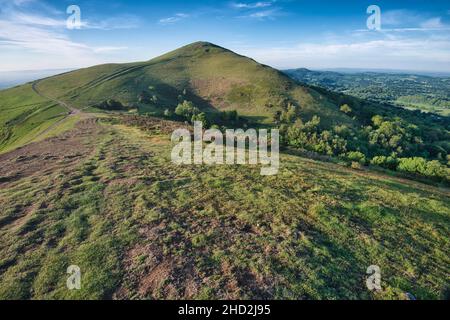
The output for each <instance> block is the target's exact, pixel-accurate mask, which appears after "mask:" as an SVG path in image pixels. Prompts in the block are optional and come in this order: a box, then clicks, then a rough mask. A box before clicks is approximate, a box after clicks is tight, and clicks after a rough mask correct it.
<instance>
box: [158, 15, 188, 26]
mask: <svg viewBox="0 0 450 320" xmlns="http://www.w3.org/2000/svg"><path fill="white" fill-rule="evenodd" d="M189 17H190V15H189V14H187V13H176V14H175V15H173V16H172V17H168V18H163V19H160V20H159V24H162V25H168V24H174V23H177V22H179V21H181V20H184V19H187V18H189Z"/></svg>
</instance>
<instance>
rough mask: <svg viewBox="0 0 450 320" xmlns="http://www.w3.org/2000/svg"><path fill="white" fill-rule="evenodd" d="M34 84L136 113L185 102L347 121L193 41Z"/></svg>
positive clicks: (81, 103)
mask: <svg viewBox="0 0 450 320" xmlns="http://www.w3.org/2000/svg"><path fill="white" fill-rule="evenodd" d="M39 88H41V89H42V91H44V92H48V93H50V94H52V95H53V97H57V98H58V99H61V100H62V101H64V102H66V103H69V104H73V105H74V106H76V107H80V108H82V107H86V106H96V105H99V104H101V103H102V102H104V101H107V100H110V99H113V100H116V101H120V102H121V103H122V104H124V105H128V106H131V107H137V108H139V110H140V111H141V112H142V113H145V112H153V113H158V112H159V113H162V112H163V111H164V110H165V109H167V108H168V109H174V108H175V107H176V106H177V104H178V103H179V102H180V101H184V100H188V101H192V102H193V103H194V104H195V105H196V106H198V107H199V108H200V109H202V110H204V111H206V112H216V111H219V110H237V111H238V112H239V114H240V115H245V116H248V117H253V119H255V120H257V121H261V122H265V123H271V122H272V121H273V120H272V119H273V115H274V114H276V113H277V112H279V111H282V110H283V109H286V108H287V107H288V106H289V105H294V106H296V107H297V108H298V113H299V115H301V116H303V117H305V118H311V117H312V115H318V116H320V117H322V118H323V119H325V121H326V120H329V121H332V122H334V123H335V122H340V123H342V122H346V121H348V120H349V119H346V117H345V116H343V115H342V114H341V113H340V112H338V108H337V106H335V105H333V103H331V102H330V101H329V100H328V99H327V97H326V96H324V95H322V94H319V93H318V92H316V91H314V90H312V89H310V88H306V87H304V86H301V85H299V84H297V83H296V82H295V81H294V80H292V79H290V78H289V77H288V76H286V75H284V74H283V73H281V72H280V71H278V70H275V69H273V68H271V67H269V66H266V65H262V64H260V63H258V62H256V61H254V60H253V59H250V58H248V57H245V56H242V55H239V54H237V53H234V52H232V51H230V50H228V49H225V48H222V47H220V46H218V45H215V44H212V43H209V42H195V43H192V44H189V45H187V46H184V47H181V48H179V49H177V50H174V51H172V52H169V53H167V54H164V55H162V56H160V57H157V58H154V59H152V60H149V61H145V62H137V63H127V64H105V65H99V66H94V67H90V68H86V69H81V70H77V71H73V72H69V73H66V74H62V75H59V76H55V77H51V78H48V79H45V80H43V81H41V82H40V83H39Z"/></svg>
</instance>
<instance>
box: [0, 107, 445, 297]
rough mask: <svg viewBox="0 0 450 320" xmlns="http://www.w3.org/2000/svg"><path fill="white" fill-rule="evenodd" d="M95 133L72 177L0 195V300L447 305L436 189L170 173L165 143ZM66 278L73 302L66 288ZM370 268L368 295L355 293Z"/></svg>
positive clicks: (317, 167)
mask: <svg viewBox="0 0 450 320" xmlns="http://www.w3.org/2000/svg"><path fill="white" fill-rule="evenodd" d="M104 117H106V116H104ZM102 121H105V120H102ZM102 126H103V128H104V131H103V133H102V134H101V135H100V136H99V137H98V138H96V139H95V140H92V141H90V142H86V143H90V144H92V145H94V146H95V152H93V153H90V154H88V155H86V157H85V158H84V159H83V160H82V161H80V163H79V164H78V166H77V168H76V170H67V169H61V170H57V171H55V172H51V173H50V174H45V175H44V174H39V173H36V174H35V175H34V176H32V177H28V178H24V179H20V180H18V181H16V182H14V183H13V184H11V185H10V186H9V187H8V188H2V189H1V190H0V207H1V208H2V211H1V213H0V298H2V299H103V298H118V299H144V298H150V299H167V298H171V299H181V298H191V299H199V298H202V299H216V298H225V299H227V298H235V299H255V298H270V299H402V298H404V293H405V292H409V293H412V294H413V295H414V296H416V297H417V298H419V299H444V298H446V297H447V295H448V291H449V282H448V272H449V265H450V260H449V256H450V255H449V253H450V252H449V248H450V245H449V239H448V235H449V228H450V199H449V193H448V190H446V189H437V188H434V187H431V186H425V185H422V184H420V183H414V184H409V183H407V182H404V181H400V180H398V179H396V178H393V177H385V176H380V175H377V174H374V173H370V172H358V171H352V170H350V169H346V168H343V167H340V166H336V165H333V164H325V163H320V162H316V161H312V160H306V159H302V158H299V157H295V156H283V157H282V167H281V169H280V172H279V174H278V175H276V176H272V177H262V176H260V174H259V168H257V167H253V166H212V167H210V166H176V165H173V164H172V163H171V162H170V160H169V154H170V150H171V145H170V142H169V140H168V137H167V136H166V135H161V134H150V133H145V132H143V131H141V130H138V129H136V128H133V127H127V126H124V125H117V124H116V125H113V124H111V123H110V122H103V124H102ZM69 265H78V266H80V268H81V272H82V289H81V290H79V291H70V290H68V289H67V288H66V279H67V277H68V275H67V274H66V269H67V267H68V266H69ZM370 265H378V266H380V268H381V271H382V288H383V290H382V291H381V292H378V293H372V292H370V291H368V290H367V288H366V285H365V279H366V277H367V275H366V269H367V267H369V266H370Z"/></svg>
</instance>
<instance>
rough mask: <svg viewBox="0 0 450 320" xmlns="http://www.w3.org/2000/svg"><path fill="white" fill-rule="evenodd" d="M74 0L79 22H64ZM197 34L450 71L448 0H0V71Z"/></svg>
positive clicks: (292, 52) (299, 59) (158, 48)
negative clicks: (375, 11)
mask: <svg viewBox="0 0 450 320" xmlns="http://www.w3.org/2000/svg"><path fill="white" fill-rule="evenodd" d="M69 5H77V6H79V7H80V9H81V29H77V30H69V29H67V27H66V20H67V18H68V16H69V15H68V14H67V13H66V9H67V7H68V6H69ZM369 5H378V6H379V7H380V8H381V23H382V25H381V26H382V29H381V31H374V30H368V29H367V26H366V21H367V18H368V17H369V15H368V14H367V12H366V11H367V8H368V6H369ZM199 40H202V41H210V42H213V43H216V44H218V45H221V46H224V47H227V48H229V49H231V50H233V51H236V52H238V53H240V54H243V55H247V56H251V57H252V58H254V59H256V60H257V61H259V62H262V63H265V64H268V65H271V66H273V67H276V68H293V67H307V68H312V69H324V68H364V69H369V68H370V69H397V70H399V69H402V70H417V71H445V72H450V2H449V1H448V0H446V1H443V0H442V1H439V0H433V1H431V0H428V1H418V0H409V1H393V0H390V1H378V0H370V1H366V0H351V1H331V0H316V1H310V0H297V1H295V0H276V1H275V0H272V1H271V0H262V1H239V0H237V1H217V0H215V1H212V0H199V1H187V0H184V1H178V0H177V1H172V0H166V1H156V0H148V1H139V0H135V1H124V0H108V1H103V0H100V1H95V0H86V1H84V0H83V1H79V0H70V1H66V0H59V1H56V0H0V71H9V70H38V69H53V68H78V67H85V66H89V65H95V64H99V63H106V62H129V61H142V60H148V59H150V58H152V57H155V56H158V55H159V54H162V53H164V52H167V51H170V50H173V49H175V48H177V47H180V46H182V45H185V44H188V43H191V42H194V41H199Z"/></svg>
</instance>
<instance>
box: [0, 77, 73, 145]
mask: <svg viewBox="0 0 450 320" xmlns="http://www.w3.org/2000/svg"><path fill="white" fill-rule="evenodd" d="M65 114H66V110H65V109H64V108H63V107H62V106H60V105H58V104H55V103H53V102H51V101H48V100H46V99H45V98H42V97H41V96H39V95H38V94H36V93H35V92H34V91H33V90H32V88H31V85H30V84H27V85H23V86H19V87H15V88H12V89H8V90H4V91H0V153H4V152H7V151H9V150H13V149H15V148H17V147H20V146H23V145H25V144H27V143H29V142H30V141H32V140H33V139H34V138H35V137H36V136H38V135H39V134H40V133H42V132H44V131H45V130H47V129H48V128H49V127H51V126H52V125H53V124H55V123H56V122H58V121H60V120H61V119H62V118H63V117H64V116H65Z"/></svg>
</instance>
